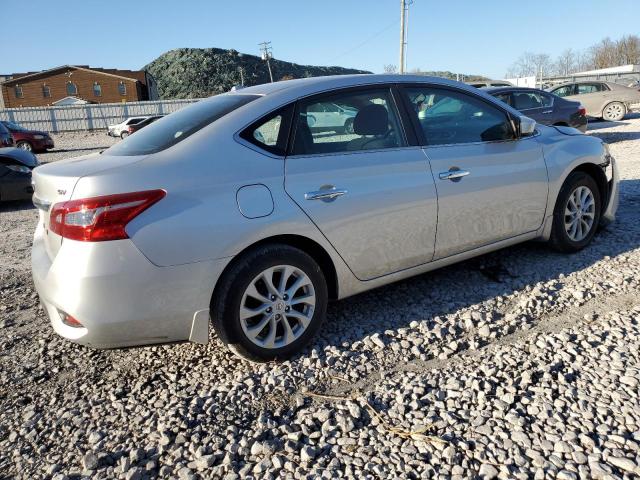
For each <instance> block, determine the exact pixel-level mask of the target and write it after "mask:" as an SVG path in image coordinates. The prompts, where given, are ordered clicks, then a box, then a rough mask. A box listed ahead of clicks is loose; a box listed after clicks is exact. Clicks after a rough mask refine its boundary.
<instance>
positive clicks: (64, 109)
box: [0, 99, 198, 132]
mask: <svg viewBox="0 0 640 480" xmlns="http://www.w3.org/2000/svg"><path fill="white" fill-rule="evenodd" d="M197 101H198V99H185V100H155V101H149V102H128V103H88V104H86V105H68V106H59V107H24V108H7V109H5V110H0V120H8V121H10V122H15V123H18V124H20V125H22V126H23V127H25V128H29V129H33V130H44V131H46V132H69V131H78V130H102V129H106V128H107V126H108V125H112V124H114V123H119V122H121V121H122V120H124V119H125V118H128V117H135V116H143V115H160V114H166V113H171V112H175V111H176V110H180V109H181V108H182V107H185V106H187V105H189V104H191V103H194V102H197Z"/></svg>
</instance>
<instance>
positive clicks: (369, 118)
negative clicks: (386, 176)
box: [292, 89, 404, 155]
mask: <svg viewBox="0 0 640 480" xmlns="http://www.w3.org/2000/svg"><path fill="white" fill-rule="evenodd" d="M320 103H324V104H326V105H327V106H330V107H332V108H327V109H325V111H324V112H321V113H318V105H319V104H320ZM392 105H393V103H392V98H391V94H390V92H389V90H387V89H376V90H372V89H367V90H359V91H350V92H345V93H341V94H337V95H332V96H331V97H320V98H318V97H315V98H312V99H308V100H302V101H300V102H299V104H298V114H297V118H296V121H295V130H296V133H295V139H294V142H293V149H292V153H293V154H294V155H310V154H322V153H338V152H354V151H361V150H377V149H384V148H395V147H399V146H403V145H404V142H403V137H402V135H401V132H400V122H399V120H398V117H397V114H396V111H395V108H393V106H392ZM327 110H331V111H327Z"/></svg>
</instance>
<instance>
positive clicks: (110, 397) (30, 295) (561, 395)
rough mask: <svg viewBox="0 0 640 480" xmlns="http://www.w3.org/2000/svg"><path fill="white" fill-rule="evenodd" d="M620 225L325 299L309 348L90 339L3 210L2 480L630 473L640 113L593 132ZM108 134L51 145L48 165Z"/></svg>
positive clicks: (639, 334)
mask: <svg viewBox="0 0 640 480" xmlns="http://www.w3.org/2000/svg"><path fill="white" fill-rule="evenodd" d="M590 133H591V134H593V135H597V136H599V137H601V138H603V139H605V140H606V141H607V142H609V143H610V144H611V150H612V153H613V154H614V156H615V157H616V158H617V160H618V162H619V166H620V170H621V176H622V182H621V204H620V209H619V218H618V221H617V223H615V224H614V225H613V226H611V227H610V228H608V229H607V230H604V231H602V232H601V233H600V234H599V235H598V236H597V237H596V238H595V241H594V243H593V245H592V246H591V247H589V248H587V249H586V250H584V251H582V252H580V253H578V254H575V255H568V256H567V255H561V254H557V253H554V252H552V251H551V250H549V249H548V248H547V247H546V246H545V245H543V244H538V243H527V244H523V245H520V246H516V247H514V248H509V249H506V250H502V251H500V252H496V253H493V254H490V255H486V256H483V257H481V258H477V259H474V260H471V261H467V262H464V263H461V264H458V265H455V266H452V267H448V268H445V269H442V270H439V271H436V272H432V273H429V274H427V275H423V276H420V277H416V278H413V279H411V280H407V281H404V282H400V283H397V284H394V285H391V286H388V287H385V288H381V289H378V290H375V291H372V292H369V293H366V294H362V295H359V296H357V297H354V298H351V299H347V300H344V301H341V302H337V303H335V304H332V305H331V306H330V308H329V312H328V321H327V323H326V324H325V326H324V328H323V330H322V333H321V335H320V336H319V337H318V338H317V339H316V341H315V342H314V343H313V345H312V346H310V347H309V348H308V349H307V350H306V351H305V352H304V353H303V354H302V355H300V356H299V357H296V358H294V359H292V360H290V361H286V362H283V363H278V364H275V363H271V364H264V365H254V364H250V363H247V362H243V361H240V360H238V359H237V358H235V357H234V356H232V355H231V354H230V353H229V352H228V351H227V350H226V349H225V348H223V346H222V344H221V343H220V342H219V341H218V340H217V339H216V338H212V341H211V342H210V343H209V345H207V346H201V345H194V344H180V345H166V346H156V347H145V348H137V349H129V350H109V351H100V350H91V349H88V348H86V347H81V346H78V345H74V344H72V343H70V342H68V341H66V340H63V339H61V338H59V337H57V336H56V335H55V334H54V333H53V331H52V329H51V327H50V326H49V324H48V321H47V319H46V318H45V315H44V313H43V311H42V310H41V309H40V308H39V307H38V300H37V296H36V293H35V292H34V290H33V286H32V283H31V278H30V273H29V248H30V242H31V234H32V231H33V229H34V226H35V223H36V212H35V210H34V209H33V208H31V207H30V206H29V204H28V203H22V204H9V205H5V206H3V207H0V273H1V278H0V328H1V333H2V335H1V337H0V478H1V477H7V478H8V477H12V478H13V477H19V478H51V477H53V478H56V479H62V478H79V477H92V478H117V477H121V478H127V479H136V478H138V479H140V478H153V477H162V478H169V477H173V478H180V479H187V478H228V479H236V478H251V477H253V478H291V477H295V478H317V477H321V478H358V479H360V478H435V477H437V478H453V479H459V478H478V477H480V478H504V479H506V478H522V479H526V478H535V479H542V478H559V479H574V478H596V479H623V478H624V479H631V478H637V477H638V476H639V475H640V397H639V379H640V324H639V319H640V301H639V300H638V294H639V293H640V273H639V272H640V248H639V244H640V115H634V116H633V117H632V118H631V119H627V120H624V121H622V122H617V123H604V122H600V123H594V124H593V125H592V126H591V128H590ZM113 141H114V140H112V139H110V138H108V137H107V136H106V135H104V134H101V135H93V134H73V135H72V134H68V135H59V136H57V137H56V144H57V145H58V146H59V147H60V148H63V149H64V151H60V152H52V153H47V154H43V155H41V156H40V158H41V160H42V161H53V160H57V159H60V158H64V157H69V156H75V155H76V154H80V153H84V152H86V151H95V150H98V149H101V148H104V147H105V146H108V145H109V144H110V143H112V142H113Z"/></svg>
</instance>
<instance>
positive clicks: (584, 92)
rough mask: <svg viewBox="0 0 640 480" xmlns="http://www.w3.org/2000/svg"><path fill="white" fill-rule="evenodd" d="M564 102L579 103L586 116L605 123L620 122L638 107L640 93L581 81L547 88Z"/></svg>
mask: <svg viewBox="0 0 640 480" xmlns="http://www.w3.org/2000/svg"><path fill="white" fill-rule="evenodd" d="M549 92H551V93H553V94H555V95H558V96H559V97H562V98H564V99H566V100H574V101H576V102H580V103H581V104H582V105H584V107H585V108H586V110H587V115H589V116H590V117H594V118H602V119H603V120H606V121H618V120H622V119H623V118H624V116H625V115H626V114H627V113H629V111H630V110H631V107H632V106H639V105H640V91H638V89H637V88H630V87H626V86H624V85H620V84H618V83H614V82H598V81H593V80H592V81H581V82H572V83H564V84H562V85H557V86H554V87H552V88H549Z"/></svg>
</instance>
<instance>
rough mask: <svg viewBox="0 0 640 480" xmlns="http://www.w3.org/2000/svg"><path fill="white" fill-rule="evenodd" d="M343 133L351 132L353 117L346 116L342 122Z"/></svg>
mask: <svg viewBox="0 0 640 480" xmlns="http://www.w3.org/2000/svg"><path fill="white" fill-rule="evenodd" d="M344 133H348V134H352V133H353V118H347V120H346V121H345V122H344Z"/></svg>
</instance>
